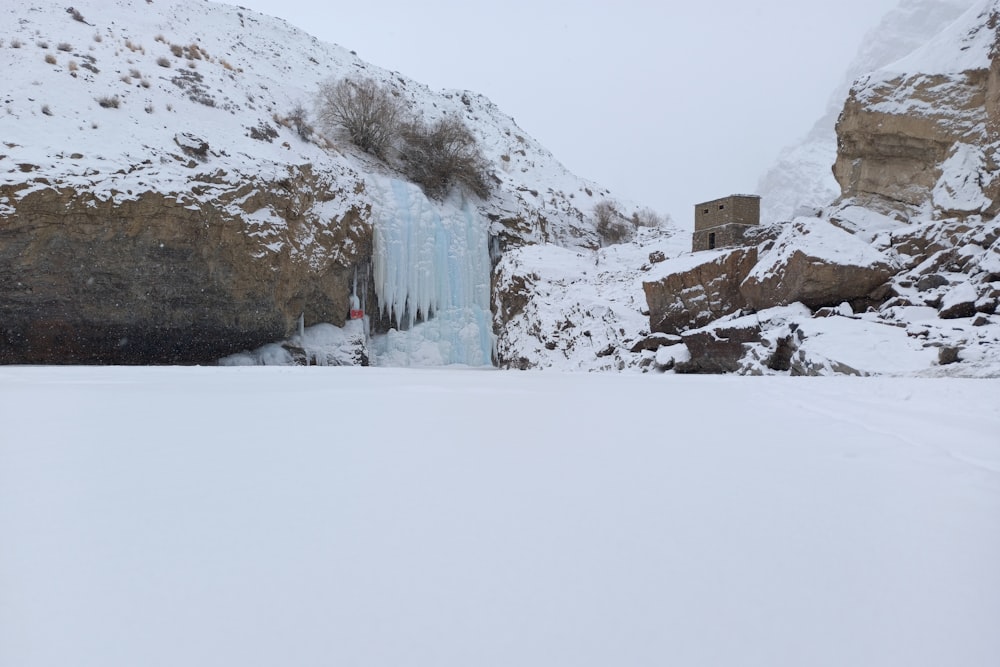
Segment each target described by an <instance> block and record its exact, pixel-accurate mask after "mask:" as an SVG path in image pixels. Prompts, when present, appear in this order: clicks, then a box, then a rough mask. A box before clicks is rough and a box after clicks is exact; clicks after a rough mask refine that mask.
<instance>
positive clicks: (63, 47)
mask: <svg viewBox="0 0 1000 667" xmlns="http://www.w3.org/2000/svg"><path fill="white" fill-rule="evenodd" d="M56 48H57V49H59V50H60V51H72V50H73V46H72V45H71V44H70V43H69V42H59V44H58V45H57V46H56Z"/></svg>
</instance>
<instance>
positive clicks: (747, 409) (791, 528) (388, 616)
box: [0, 367, 1000, 667]
mask: <svg viewBox="0 0 1000 667" xmlns="http://www.w3.org/2000/svg"><path fill="white" fill-rule="evenodd" d="M998 399H1000V384H998V383H997V382H996V381H993V380H985V381H976V380H957V379H937V380H926V379H912V378H911V379H901V378H866V379H857V378H844V377H835V378H774V377H771V378H754V379H749V378H735V377H727V376H723V377H680V376H665V375H658V376H652V375H630V374H580V373H577V374H560V373H555V372H553V373H507V372H501V371H482V370H457V369H436V370H419V371H418V370H406V369H382V368H366V369H357V368H315V367H311V368H289V367H265V368H211V369H209V368H18V367H5V368H0V424H2V432H0V535H3V536H4V540H3V543H2V547H0V590H2V591H3V595H2V596H0V665H5V666H6V665H12V666H13V665H17V666H18V667H41V666H43V665H45V666H48V665H52V666H55V665H67V664H73V665H81V666H83V665H101V666H102V667H115V666H118V665H121V666H126V665H135V664H143V665H177V664H186V665H241V666H252V665H274V664H295V665H329V664H356V665H400V664H408V665H469V664H475V665H511V664H520V665H552V664H573V665H595V666H596V665H602V666H603V665H608V664H628V665H653V664H656V665H662V664H687V665H722V664H740V665H768V666H770V667H773V666H775V665H789V666H791V665H802V664H809V665H844V664H851V665H888V664H897V665H904V664H905V665H917V666H919V665H928V666H930V665H935V666H937V665H943V664H953V665H992V664H997V663H998V661H1000V635H998V634H997V632H996V628H997V627H998V623H1000V568H998V567H997V563H1000V531H997V529H996V528H997V526H998V525H1000V437H998V434H1000V400H998Z"/></svg>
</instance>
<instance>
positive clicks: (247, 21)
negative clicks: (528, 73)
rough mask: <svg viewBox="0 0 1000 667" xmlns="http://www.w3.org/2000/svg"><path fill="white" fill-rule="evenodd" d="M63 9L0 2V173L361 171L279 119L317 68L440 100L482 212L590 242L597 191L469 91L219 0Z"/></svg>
mask: <svg viewBox="0 0 1000 667" xmlns="http://www.w3.org/2000/svg"><path fill="white" fill-rule="evenodd" d="M74 8H75V10H76V12H77V13H78V14H79V17H80V20H75V19H74V15H73V14H72V13H69V12H67V9H66V8H65V7H64V6H62V5H54V4H52V3H32V4H28V3H14V4H8V5H7V6H6V7H5V8H3V9H0V18H3V19H4V22H5V24H6V25H7V26H8V30H7V31H5V34H4V36H3V43H2V44H0V67H3V69H4V71H5V72H6V75H5V76H6V79H5V90H4V93H3V95H2V98H0V105H2V108H0V128H2V137H3V145H2V146H0V184H3V183H13V184H17V183H22V182H24V181H25V180H30V179H32V178H36V177H37V179H39V180H38V181H37V182H36V183H35V185H34V186H33V187H45V183H51V184H59V185H68V186H72V187H77V188H85V189H88V190H90V191H93V192H94V194H95V195H97V196H99V197H101V198H102V199H106V198H108V197H114V198H116V199H119V200H120V199H122V198H128V197H134V196H138V194H140V193H141V192H143V191H146V190H151V189H152V190H157V191H162V192H177V193H181V194H180V195H179V197H180V198H181V199H182V200H183V199H185V198H191V197H194V198H211V197H212V196H213V193H215V192H217V191H218V190H219V189H220V188H232V187H234V186H238V185H239V184H240V183H243V182H245V181H246V180H247V179H250V180H254V179H258V178H259V179H264V180H265V181H278V180H280V179H281V177H282V174H283V173H284V172H285V171H286V170H287V169H288V168H289V167H290V166H293V165H300V164H305V163H309V164H312V165H314V166H315V168H316V170H317V171H318V172H322V173H326V174H331V175H332V180H334V181H335V180H337V179H338V178H344V179H348V180H349V179H350V178H351V177H358V175H359V174H360V176H361V177H363V176H364V174H365V173H368V172H371V171H373V170H379V169H380V168H381V167H380V166H379V165H377V164H374V163H372V161H370V160H367V159H366V158H365V156H363V155H358V154H357V152H356V151H355V150H353V149H352V147H351V146H349V145H348V144H347V143H346V142H342V141H339V140H337V139H336V138H334V140H333V144H332V145H331V146H329V147H327V148H321V147H320V146H319V145H317V144H318V143H322V142H306V141H303V140H302V139H301V138H299V136H298V134H297V132H296V131H295V128H294V127H291V126H290V124H289V123H288V121H287V119H288V116H289V114H291V112H292V110H293V108H295V106H296V105H298V104H302V105H304V106H305V108H306V109H307V110H308V109H311V108H312V105H313V99H314V97H315V94H316V90H317V88H318V86H319V84H320V83H321V82H323V81H327V80H331V79H335V78H342V77H348V76H350V77H369V78H372V79H374V80H375V81H377V82H378V83H380V84H382V85H385V86H387V87H389V88H390V89H391V90H392V91H393V94H394V95H397V96H398V98H399V99H400V100H401V101H403V102H404V103H405V104H406V105H408V106H409V108H410V110H411V111H412V112H413V113H415V114H416V115H419V116H423V117H424V118H425V119H427V120H433V119H435V118H437V117H440V116H442V115H445V114H451V115H455V116H457V117H459V118H461V119H462V120H463V121H465V122H466V123H467V124H468V126H469V127H470V129H471V130H472V132H473V133H474V135H475V136H476V138H477V139H478V141H479V143H480V146H481V148H482V150H483V153H484V155H485V157H486V158H487V159H488V160H489V162H490V163H491V164H492V165H493V167H494V173H495V177H496V179H497V181H498V183H499V187H498V189H497V194H496V196H495V197H494V198H493V199H492V200H491V201H490V202H488V204H487V206H486V207H485V209H484V212H485V213H488V214H490V215H491V217H492V218H494V219H499V218H504V217H517V216H521V217H523V218H526V220H525V223H524V226H525V231H524V235H525V236H526V237H527V238H526V240H538V241H540V240H551V241H555V242H560V243H567V244H574V243H591V242H592V239H593V233H592V229H593V227H592V223H590V222H589V221H588V220H585V218H586V217H587V216H589V214H590V211H591V209H592V208H593V205H594V204H595V203H597V202H598V201H600V200H601V199H603V198H605V197H610V193H608V192H607V191H606V190H603V189H602V188H600V187H598V186H596V185H594V184H593V183H590V182H587V181H584V180H582V179H579V178H577V177H575V176H573V175H572V174H570V173H569V172H568V171H566V169H565V168H564V167H563V166H562V165H561V164H559V162H558V161H557V160H556V159H555V157H554V156H552V154H551V153H549V152H548V151H547V150H545V149H544V148H543V147H541V146H540V145H539V144H538V143H537V142H535V141H534V140H533V139H532V138H531V137H529V136H527V135H526V134H524V132H523V131H522V130H520V128H518V127H517V125H516V124H515V123H514V121H513V119H511V118H510V117H508V116H506V115H504V114H503V113H502V112H501V111H500V110H499V109H498V108H497V107H496V106H495V105H493V104H492V103H491V102H490V101H489V100H487V99H485V98H484V97H482V96H479V95H476V94H473V93H469V92H465V91H431V90H429V89H428V88H427V87H426V86H424V85H422V84H419V83H417V82H415V81H412V80H410V79H407V78H406V77H405V76H403V75H401V74H399V73H397V72H389V71H386V70H383V69H381V68H379V67H376V66H374V65H371V64H369V63H366V62H364V61H362V60H361V59H359V58H358V57H357V56H355V55H354V54H353V53H351V52H348V51H346V50H345V49H343V48H341V47H339V46H336V45H332V44H326V43H323V42H320V41H318V40H317V39H316V38H314V37H311V36H309V35H308V34H306V33H305V32H303V31H301V30H299V29H297V28H294V27H292V26H290V25H288V24H287V23H285V22H284V21H281V20H279V19H274V18H270V17H266V16H263V15H261V14H258V13H256V12H253V11H250V10H246V9H241V8H237V7H233V6H230V5H221V4H215V3H212V2H205V1H201V0H157V1H156V2H155V3H138V2H131V1H130V0H110V1H109V0H100V1H98V0H81V1H80V2H76V3H74ZM202 143H207V151H205V152H204V154H203V156H202V157H203V158H204V160H203V162H202V163H198V164H195V165H191V166H185V165H186V164H187V163H188V162H189V158H188V156H187V155H186V154H185V153H184V144H189V148H190V147H191V146H190V144H193V146H194V147H195V148H197V147H198V146H200V145H201V144H202ZM193 180H194V181H200V182H199V183H198V186H197V187H192V181H193ZM25 193H26V191H24V190H22V191H21V193H20V195H21V196H23V194H25ZM5 205H7V206H9V202H4V201H0V207H3V206H5ZM623 206H624V207H625V208H628V206H629V205H628V203H627V202H625V203H623ZM0 210H2V209H0ZM588 230H590V231H588Z"/></svg>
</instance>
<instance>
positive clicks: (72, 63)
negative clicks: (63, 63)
mask: <svg viewBox="0 0 1000 667" xmlns="http://www.w3.org/2000/svg"><path fill="white" fill-rule="evenodd" d="M78 69H80V66H79V65H77V64H76V61H75V60H70V61H69V71H70V72H75V71H76V70H78Z"/></svg>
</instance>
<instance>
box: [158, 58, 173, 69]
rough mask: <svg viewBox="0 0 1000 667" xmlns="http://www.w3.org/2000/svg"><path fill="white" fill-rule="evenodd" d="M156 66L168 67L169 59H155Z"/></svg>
mask: <svg viewBox="0 0 1000 667" xmlns="http://www.w3.org/2000/svg"><path fill="white" fill-rule="evenodd" d="M156 64H157V65H159V66H160V67H170V58H167V57H166V56H160V57H159V58H157V59H156Z"/></svg>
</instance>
